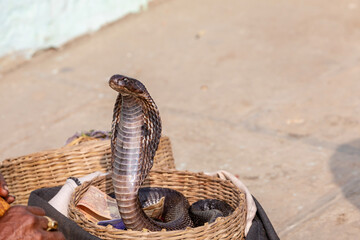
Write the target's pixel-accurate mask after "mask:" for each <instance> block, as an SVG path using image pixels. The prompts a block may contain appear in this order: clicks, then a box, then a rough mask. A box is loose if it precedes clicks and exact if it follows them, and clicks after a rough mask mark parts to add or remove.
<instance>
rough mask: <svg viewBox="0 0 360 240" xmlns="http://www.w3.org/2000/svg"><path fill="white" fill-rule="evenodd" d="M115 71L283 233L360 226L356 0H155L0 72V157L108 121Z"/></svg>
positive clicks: (190, 157) (298, 235)
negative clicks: (145, 93)
mask: <svg viewBox="0 0 360 240" xmlns="http://www.w3.org/2000/svg"><path fill="white" fill-rule="evenodd" d="M115 73H121V74H125V75H128V76H131V77H135V78H138V79H140V80H142V81H143V82H144V83H145V85H146V86H147V88H148V90H149V91H150V93H151V94H152V96H153V98H154V99H155V101H156V102H157V105H158V107H159V109H160V113H161V116H162V120H163V130H164V131H163V132H164V134H166V135H168V136H170V138H171V140H172V144H173V148H174V154H175V159H176V165H177V167H178V168H179V169H188V170H192V171H215V170H217V169H225V170H228V171H231V172H233V173H234V174H238V175H239V176H240V179H242V180H243V181H244V182H245V184H247V186H248V187H249V189H250V191H251V192H252V193H253V195H254V196H256V197H257V198H258V200H259V201H260V202H261V203H262V205H263V207H264V208H265V210H266V211H267V213H268V215H269V217H270V219H271V220H272V222H273V224H274V227H275V228H276V230H277V232H278V233H279V235H280V237H281V238H282V239H334V238H336V239H357V238H358V236H359V235H360V80H359V76H360V1H353V0H347V1H324V0H316V1H266V0H261V1H239V0H229V1H219V0H218V1H216V0H196V1H191V0H183V1H180V0H167V1H164V0H159V1H154V2H153V3H152V4H151V5H150V7H149V8H148V9H147V10H146V11H144V12H141V13H139V14H135V15H130V16H128V17H126V18H124V19H122V20H119V21H117V22H115V23H113V24H110V25H109V26H107V27H105V28H103V29H101V30H100V31H98V32H95V33H93V34H89V35H87V36H84V37H81V38H79V39H76V40H74V41H72V42H70V43H69V44H67V45H66V46H64V47H63V48H61V49H59V50H52V51H46V52H43V53H40V54H37V55H36V56H35V57H34V58H33V59H32V60H30V61H28V62H27V63H25V64H22V65H21V66H19V67H17V68H16V69H14V70H12V71H8V72H5V73H2V75H1V78H0V126H1V128H0V129H1V134H0V136H1V141H0V159H4V158H8V157H15V156H19V155H24V154H27V153H31V152H36V151H41V150H46V149H50V148H57V147H59V146H62V145H63V144H64V141H65V139H66V138H67V137H69V136H71V135H72V134H73V133H74V132H76V131H80V130H89V129H110V123H111V118H112V108H113V104H114V101H115V97H116V93H115V92H114V91H113V90H111V89H110V88H109V87H108V85H107V80H108V78H109V77H110V76H111V75H112V74H115Z"/></svg>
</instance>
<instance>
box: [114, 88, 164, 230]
mask: <svg viewBox="0 0 360 240" xmlns="http://www.w3.org/2000/svg"><path fill="white" fill-rule="evenodd" d="M118 98H120V99H119V101H117V103H118V106H116V105H115V109H114V113H116V114H117V116H114V121H115V123H113V124H114V129H113V130H114V133H113V134H114V135H113V139H112V145H113V146H112V151H113V152H112V155H113V168H112V169H113V170H112V174H113V175H112V180H113V185H114V191H115V196H116V200H117V204H118V208H119V212H120V214H121V217H122V219H123V221H124V224H125V226H126V227H127V228H128V229H133V230H142V229H143V228H147V229H149V230H153V231H154V230H161V228H160V227H159V226H156V222H155V221H153V220H152V219H150V218H148V217H147V216H146V215H145V213H144V212H143V210H142V208H141V205H140V202H139V198H138V192H139V188H140V186H141V185H142V183H143V182H144V180H145V178H146V176H147V175H148V173H149V171H150V169H151V167H152V165H153V159H154V156H155V152H156V150H157V147H158V144H159V140H160V135H161V121H160V117H159V114H158V110H157V107H156V105H155V103H154V102H153V100H152V99H151V97H150V96H149V97H147V98H138V97H136V96H134V95H121V94H119V97H118ZM119 108H120V109H119Z"/></svg>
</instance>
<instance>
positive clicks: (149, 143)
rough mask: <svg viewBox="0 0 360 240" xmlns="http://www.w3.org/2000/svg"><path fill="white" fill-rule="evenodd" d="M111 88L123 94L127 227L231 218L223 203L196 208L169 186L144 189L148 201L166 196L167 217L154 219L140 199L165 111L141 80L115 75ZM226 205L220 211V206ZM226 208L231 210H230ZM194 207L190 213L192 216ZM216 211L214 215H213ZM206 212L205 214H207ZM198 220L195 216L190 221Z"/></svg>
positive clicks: (119, 136)
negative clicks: (162, 112)
mask: <svg viewBox="0 0 360 240" xmlns="http://www.w3.org/2000/svg"><path fill="white" fill-rule="evenodd" d="M109 85H110V87H111V88H112V89H114V90H115V91H117V92H118V93H119V94H118V97H117V99H116V102H115V106H114V113H113V122H112V139H111V152H112V163H111V165H112V182H113V187H114V192H115V198H116V201H117V205H118V209H119V212H120V215H121V218H122V220H123V222H124V224H125V226H126V228H127V229H132V230H139V231H140V230H142V229H144V228H146V229H148V230H150V231H160V230H162V229H166V230H180V229H185V228H187V227H193V226H194V223H195V226H196V225H199V223H200V224H203V223H204V222H206V221H208V222H212V221H214V220H215V218H216V217H218V216H227V215H229V214H230V213H231V212H232V209H231V207H230V206H229V205H227V204H226V203H224V202H222V201H219V200H215V199H213V200H210V202H209V201H207V200H202V201H204V203H196V204H193V205H192V206H191V208H190V206H189V203H188V201H187V199H186V198H185V197H184V196H183V195H182V194H181V193H179V192H177V191H175V190H172V189H168V188H141V191H140V194H141V195H142V198H144V196H145V198H146V201H148V202H154V203H155V202H157V201H159V200H160V199H161V198H162V197H165V203H164V212H163V219H164V221H163V222H162V221H157V220H154V219H152V218H149V217H148V216H147V215H146V214H145V213H144V211H143V210H142V206H141V204H140V200H139V190H140V187H141V185H142V184H143V182H144V180H145V178H146V176H147V175H148V173H149V171H150V169H151V168H152V165H153V159H154V156H155V152H156V150H157V147H158V144H159V140H160V136H161V119H160V115H159V110H158V108H157V106H156V104H155V102H154V100H153V99H152V98H151V96H150V94H149V93H148V91H147V90H146V88H145V86H144V85H143V84H142V83H141V82H140V81H138V80H136V79H133V78H129V77H126V76H122V75H114V76H112V77H111V78H110V80H109ZM219 203H220V205H221V206H223V207H220V209H219V210H218V209H216V208H218V205H219ZM224 204H225V207H224ZM189 208H190V210H191V211H190V214H189ZM209 210H210V212H209ZM204 211H205V212H204ZM190 215H191V216H192V218H191V217H190Z"/></svg>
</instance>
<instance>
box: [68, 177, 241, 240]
mask: <svg viewBox="0 0 360 240" xmlns="http://www.w3.org/2000/svg"><path fill="white" fill-rule="evenodd" d="M90 185H93V186H96V187H98V188H99V189H101V190H103V191H105V192H106V193H112V192H113V187H112V181H111V178H110V176H109V175H107V176H102V177H97V178H95V179H93V180H92V181H90V182H86V183H84V184H82V185H81V186H79V187H77V188H76V189H75V192H74V194H73V196H72V199H71V201H70V205H69V217H70V218H71V219H72V220H73V221H75V222H76V223H77V224H78V225H79V226H81V227H82V228H83V229H85V230H86V231H88V232H90V233H91V234H93V235H95V236H97V237H99V238H101V239H109V240H110V239H172V240H175V239H176V240H178V239H243V238H244V228H245V219H246V204H245V194H244V193H241V192H240V191H239V189H238V188H236V187H235V186H234V185H233V184H232V183H231V182H230V181H225V180H221V179H219V178H215V177H210V176H207V175H205V174H203V173H191V172H187V171H176V170H167V171H151V172H150V174H149V177H148V178H147V179H146V181H145V184H144V186H145V187H167V188H171V189H175V190H177V191H179V192H181V193H182V194H184V195H185V197H186V198H187V199H188V200H189V203H190V204H192V203H194V202H196V201H197V200H200V199H207V198H215V199H219V200H223V201H225V202H227V203H228V204H229V205H230V206H232V207H233V208H234V209H235V211H234V212H233V213H232V214H231V215H230V216H228V217H226V218H218V219H217V220H216V221H215V222H214V223H211V224H205V225H204V226H201V227H196V228H187V229H185V230H177V231H165V230H163V231H160V232H149V231H131V230H119V229H115V228H113V227H112V226H107V227H104V226H99V225H97V224H96V223H93V222H91V221H89V220H88V219H87V218H86V217H85V216H84V215H83V213H81V212H80V211H79V209H78V208H77V207H76V204H77V203H78V202H79V200H80V199H81V197H82V196H83V194H84V193H85V192H86V190H87V189H88V188H89V186H90Z"/></svg>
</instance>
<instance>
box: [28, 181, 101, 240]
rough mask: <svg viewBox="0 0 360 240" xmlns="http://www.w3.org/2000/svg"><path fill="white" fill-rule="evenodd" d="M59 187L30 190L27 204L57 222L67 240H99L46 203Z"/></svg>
mask: <svg viewBox="0 0 360 240" xmlns="http://www.w3.org/2000/svg"><path fill="white" fill-rule="evenodd" d="M60 188H61V187H53V188H41V189H37V190H35V191H33V192H31V194H30V197H29V201H28V205H29V206H37V207H41V208H42V209H44V210H45V212H46V216H49V217H51V218H52V219H54V220H56V221H57V222H58V224H59V231H60V232H62V233H63V234H64V236H65V238H66V239H67V240H100V238H98V237H95V236H94V235H91V234H90V233H88V232H87V231H85V230H84V229H82V228H81V227H79V226H78V225H77V224H76V223H75V222H74V221H72V220H70V219H69V218H67V217H65V216H64V215H62V214H61V213H60V212H59V211H58V210H56V209H55V208H53V206H51V205H50V204H49V203H48V201H49V200H50V199H52V198H53V197H54V196H55V195H56V194H57V193H58V192H59V190H60Z"/></svg>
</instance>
